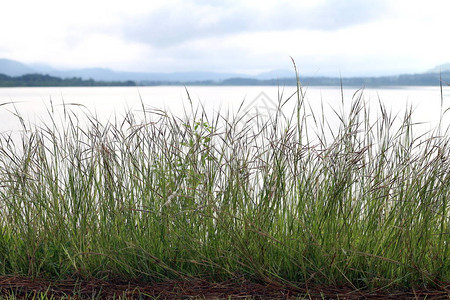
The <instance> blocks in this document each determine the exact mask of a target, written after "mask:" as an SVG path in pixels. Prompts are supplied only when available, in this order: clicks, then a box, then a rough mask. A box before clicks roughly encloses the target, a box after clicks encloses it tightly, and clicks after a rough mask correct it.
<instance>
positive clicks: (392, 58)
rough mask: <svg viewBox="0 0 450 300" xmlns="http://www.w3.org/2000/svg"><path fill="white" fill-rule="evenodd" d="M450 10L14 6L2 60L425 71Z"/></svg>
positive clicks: (402, 4) (4, 23) (437, 0)
mask: <svg viewBox="0 0 450 300" xmlns="http://www.w3.org/2000/svg"><path fill="white" fill-rule="evenodd" d="M448 11H450V2H447V1H444V0H429V1H427V2H426V4H425V3H424V2H423V1H412V0H409V1H407V0H392V1H389V2H387V1H376V0H368V1H360V0H351V1H341V0H318V1H294V0H292V1H288V0H286V1H275V0H269V1H261V0H260V1H257V0H245V1H244V0H239V1H238V0H232V1H217V0H216V1H206V0H190V1H181V0H166V1H143V0H142V1H137V0H129V1H127V2H123V1H115V0H110V1H105V0H101V1H92V0H79V1H76V2H75V1H71V2H68V1H56V0H41V1H25V0H16V1H10V2H8V4H7V5H5V6H4V7H2V10H0V26H1V28H2V30H1V31H0V45H1V46H0V57H6V58H11V59H17V60H20V61H24V62H43V63H50V64H52V65H54V66H56V67H70V68H74V67H80V68H81V67H109V68H114V69H120V70H135V71H136V70H138V71H167V72H170V71H188V70H203V71H205V70H208V71H227V72H228V71H242V72H257V71H265V70H269V69H280V68H290V67H291V65H290V59H289V56H293V57H294V58H296V59H297V64H298V66H299V68H300V69H301V70H302V71H303V72H305V73H307V74H313V75H327V74H333V75H336V74H338V72H339V71H341V72H342V74H343V75H344V76H351V75H357V74H384V73H398V72H415V71H417V72H418V71H423V70H426V69H428V68H431V67H433V66H434V65H437V64H440V63H444V62H447V61H449V60H450V58H449V57H448V49H450V42H448V41H447V40H448V39H447V38H446V35H447V34H446V30H447V28H448V27H449V25H450V19H449V18H448V17H447V15H448Z"/></svg>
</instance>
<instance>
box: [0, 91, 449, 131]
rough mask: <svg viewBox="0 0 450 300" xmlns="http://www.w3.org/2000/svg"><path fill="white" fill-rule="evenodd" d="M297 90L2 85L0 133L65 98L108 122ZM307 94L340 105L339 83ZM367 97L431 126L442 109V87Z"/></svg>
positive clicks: (256, 102) (328, 110) (264, 104)
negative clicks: (138, 113)
mask: <svg viewBox="0 0 450 300" xmlns="http://www.w3.org/2000/svg"><path fill="white" fill-rule="evenodd" d="M295 91H296V87H293V86H289V87H284V88H278V87H274V86H231V87H230V86H226V87H224V86H220V87H214V86H207V87H206V86H194V87H188V88H187V91H186V89H185V88H184V87H180V86H157V87H50V88H48V87H45V88H0V104H4V105H2V106H0V118H1V120H2V123H1V124H2V125H1V132H8V131H14V130H17V129H18V128H19V127H18V126H19V121H18V118H17V117H16V116H14V112H15V111H16V110H17V111H18V112H19V113H20V115H21V116H22V117H23V119H24V120H25V121H26V122H27V123H30V124H34V123H39V122H47V121H48V120H49V119H48V111H52V110H53V111H55V112H56V114H58V113H62V111H63V109H64V108H63V105H62V104H63V103H65V104H66V105H69V104H70V108H71V109H73V110H74V111H77V110H80V111H82V110H88V111H90V112H92V113H93V112H95V113H96V115H97V117H98V118H100V119H102V120H105V121H106V120H110V119H111V118H113V117H114V116H115V115H117V116H119V118H120V116H123V115H125V113H126V112H127V111H130V110H131V111H142V104H143V105H144V107H145V109H152V108H157V109H163V110H166V111H171V112H173V113H174V114H175V115H180V116H181V115H182V114H183V109H184V107H189V105H190V104H189V101H188V93H189V95H190V98H191V100H192V101H193V103H194V106H197V105H198V104H200V103H201V104H202V105H203V106H204V107H205V110H206V111H207V112H208V113H213V112H217V111H221V112H222V113H223V112H225V111H227V110H230V111H234V112H235V111H237V110H238V108H239V107H240V106H241V104H242V102H243V101H244V104H243V105H242V107H241V111H244V110H245V111H253V113H255V112H258V113H261V114H264V113H266V114H269V115H270V114H271V112H273V111H274V110H275V108H276V106H277V103H278V100H277V99H279V98H282V99H283V100H284V99H287V98H288V97H289V96H291V95H292V94H293V93H295ZM355 92H358V93H360V92H361V91H359V90H358V89H357V88H355V87H346V88H344V90H343V95H344V101H343V103H344V111H345V110H348V109H349V107H350V103H351V102H352V98H353V97H354V94H355ZM304 93H305V95H306V101H307V102H308V103H309V105H310V106H311V109H312V111H314V112H315V113H317V114H321V107H322V106H321V103H323V109H324V113H325V117H326V118H330V119H332V118H333V116H335V114H334V113H333V110H335V111H338V112H339V111H341V110H342V101H341V100H342V97H341V90H340V88H339V87H306V88H304ZM357 95H359V94H357ZM443 96H444V98H443V100H444V101H443V104H444V105H443V107H444V109H445V108H448V107H449V106H450V88H449V87H444V89H443ZM363 99H364V100H365V101H366V102H367V103H369V104H370V106H371V107H372V110H373V111H377V110H378V108H379V101H381V102H382V103H383V104H384V105H385V106H386V107H387V109H388V111H391V112H392V113H393V114H396V113H399V114H400V116H401V115H402V114H403V112H404V111H405V108H406V107H408V106H412V107H413V108H414V111H415V112H414V115H413V116H414V118H413V119H414V120H415V121H416V122H424V123H425V125H424V126H426V127H427V128H429V127H430V126H434V125H435V124H436V122H437V121H438V119H439V115H440V111H441V92H440V88H439V87H438V86H436V87H394V88H391V87H390V88H367V89H365V90H364V91H363ZM10 102H11V103H10ZM6 103H8V104H6ZM294 103H295V101H290V102H288V104H286V105H285V107H284V110H283V111H284V112H287V113H289V111H292V108H293V105H294ZM72 104H76V105H72ZM447 119H448V117H447V118H446V120H447ZM447 123H448V122H447Z"/></svg>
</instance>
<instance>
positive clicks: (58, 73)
mask: <svg viewBox="0 0 450 300" xmlns="http://www.w3.org/2000/svg"><path fill="white" fill-rule="evenodd" d="M33 73H34V74H41V75H48V76H50V77H52V78H47V77H46V78H38V79H37V81H39V82H44V81H45V82H46V83H45V84H49V82H50V81H54V82H56V83H57V84H68V83H69V82H78V81H80V80H81V81H83V80H84V81H89V83H86V82H82V83H77V84H91V83H90V82H92V81H102V82H104V83H105V84H106V83H107V82H108V84H118V83H120V82H122V83H126V84H131V83H133V84H138V85H184V84H186V85H187V84H189V85H295V84H296V82H297V81H296V79H295V72H294V71H286V70H274V71H270V72H265V73H261V74H258V75H253V76H250V75H243V74H237V73H216V72H175V73H157V72H153V73H152V72H147V73H145V72H120V71H113V70H110V69H106V68H87V69H78V70H58V69H55V68H53V67H51V66H48V65H42V64H34V65H26V64H23V63H20V62H17V61H13V60H9V59H0V74H5V75H6V76H11V77H17V76H22V75H25V74H33ZM439 73H441V74H439ZM53 77H55V78H56V77H57V78H60V79H61V80H63V81H64V80H66V81H64V82H62V83H58V82H57V79H55V78H53ZM31 78H33V79H35V78H36V77H31ZM440 78H442V80H443V81H444V82H450V63H449V64H443V65H441V66H438V67H436V68H433V69H431V70H430V71H429V72H426V73H420V74H401V75H395V76H379V77H345V78H336V77H312V76H310V77H305V76H301V77H300V81H301V82H302V84H305V85H340V84H341V82H342V84H343V85H346V86H395V85H399V86H401V85H439V79H440ZM0 79H1V78H0ZM8 80H10V79H8V78H4V79H3V81H4V82H6V81H8ZM11 80H12V79H11ZM14 80H15V81H18V82H19V81H20V82H25V83H27V82H30V81H29V80H28V77H26V78H16V79H14ZM77 80H78V81H77ZM8 82H9V81H8ZM25 83H24V84H25ZM5 84H10V83H5ZM30 84H31V83H30ZM92 84H94V83H92ZM95 84H97V83H95Z"/></svg>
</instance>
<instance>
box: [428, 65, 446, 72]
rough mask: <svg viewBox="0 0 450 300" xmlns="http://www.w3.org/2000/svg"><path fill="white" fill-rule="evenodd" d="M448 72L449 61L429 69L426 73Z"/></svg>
mask: <svg viewBox="0 0 450 300" xmlns="http://www.w3.org/2000/svg"><path fill="white" fill-rule="evenodd" d="M440 72H450V63H446V64H442V65H439V66H436V67H434V68H433V69H431V70H429V71H428V73H440Z"/></svg>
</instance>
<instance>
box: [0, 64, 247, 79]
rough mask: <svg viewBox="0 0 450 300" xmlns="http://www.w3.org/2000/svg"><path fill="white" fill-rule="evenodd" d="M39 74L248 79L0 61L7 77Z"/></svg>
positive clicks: (96, 76)
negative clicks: (73, 68)
mask: <svg viewBox="0 0 450 300" xmlns="http://www.w3.org/2000/svg"><path fill="white" fill-rule="evenodd" d="M32 73H40V74H46V75H50V76H55V77H60V78H73V77H79V78H81V79H84V80H88V79H93V80H98V81H127V80H132V81H136V82H140V81H173V82H175V81H180V82H190V81H204V80H213V81H221V80H224V79H227V78H231V77H250V76H249V75H243V74H237V73H217V72H174V73H159V72H121V71H113V70H110V69H106V68H85V69H77V70H58V69H55V68H53V67H51V66H48V65H45V64H32V65H30V66H28V65H25V64H23V63H20V62H18V61H14V60H10V59H0V74H5V75H8V76H21V75H25V74H32Z"/></svg>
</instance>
